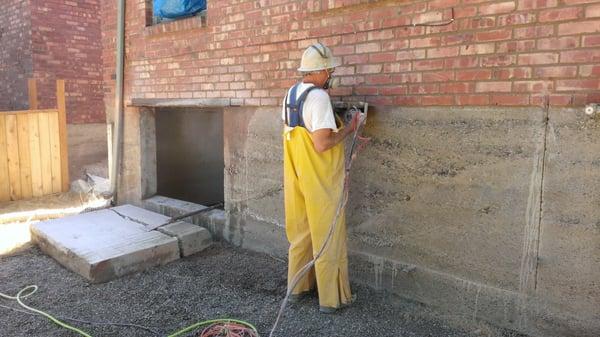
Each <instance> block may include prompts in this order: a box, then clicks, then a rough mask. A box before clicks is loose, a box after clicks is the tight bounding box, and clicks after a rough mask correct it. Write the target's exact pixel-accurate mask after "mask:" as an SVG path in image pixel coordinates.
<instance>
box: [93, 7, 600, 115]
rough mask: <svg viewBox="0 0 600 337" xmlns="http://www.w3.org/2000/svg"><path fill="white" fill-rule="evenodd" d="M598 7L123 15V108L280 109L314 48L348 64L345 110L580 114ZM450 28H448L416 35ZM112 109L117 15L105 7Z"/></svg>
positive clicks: (591, 67)
mask: <svg viewBox="0 0 600 337" xmlns="http://www.w3.org/2000/svg"><path fill="white" fill-rule="evenodd" d="M599 3H600V1H599V0H587V1H586V0H561V1H558V0H514V1H486V0H475V1H474V0H431V1H419V2H416V1H414V2H410V1H409V2H398V1H387V0H379V1H372V0H347V1H328V0H322V1H321V0H311V1H289V0H252V1H250V0H246V1H231V0H221V1H209V2H208V10H207V15H206V18H205V20H204V19H199V18H188V19H183V20H177V21H174V22H170V23H166V24H160V25H156V26H148V23H149V19H148V18H149V16H148V15H145V14H146V13H147V12H148V10H149V6H150V4H151V1H150V0H146V1H128V3H127V13H128V17H127V47H128V54H127V69H126V85H125V90H126V96H125V97H126V99H127V100H130V99H132V98H212V97H223V98H240V99H242V100H243V103H244V104H246V105H272V104H278V102H279V101H280V99H281V97H283V94H284V90H285V89H286V88H287V87H289V86H290V85H291V84H292V83H294V82H295V81H297V80H298V78H299V76H298V73H297V72H296V70H295V69H296V68H297V65H298V63H299V58H300V55H301V52H302V50H303V49H304V48H306V46H308V45H310V44H311V43H313V42H315V41H317V40H319V41H322V42H324V43H325V44H327V45H329V46H330V47H332V48H333V50H334V53H335V54H336V55H337V56H339V57H340V58H341V60H342V67H340V69H338V71H337V72H336V75H337V76H340V77H341V83H342V87H341V88H339V89H337V90H334V91H332V94H334V95H343V97H342V99H344V100H365V101H367V102H370V103H373V104H380V105H422V106H436V105H440V106H445V105H503V106H531V105H539V104H541V103H540V102H543V101H544V100H543V99H540V97H542V96H546V95H547V96H548V97H549V99H550V100H549V101H550V104H551V105H556V106H580V105H582V104H585V103H586V102H590V101H593V100H594V99H597V98H598V92H599V91H600V79H599V77H598V66H599V64H600V54H599V53H600V50H599V49H598V46H599V45H600V20H599V19H598V17H599V15H600V14H599V13H600V9H599V8H600V4H599ZM451 8H454V13H455V19H456V20H455V22H454V23H453V24H451V25H448V26H442V27H420V26H411V25H413V24H422V23H428V22H439V21H440V20H448V19H449V18H450V17H451ZM102 18H103V45H104V47H105V48H104V54H103V60H104V65H105V69H106V72H105V73H104V82H105V84H106V91H105V92H106V100H105V104H106V106H107V109H109V110H111V107H112V102H111V100H112V95H113V92H114V90H113V87H114V80H113V79H112V76H113V74H114V43H115V38H114V34H115V22H116V20H115V18H116V9H115V4H114V2H110V1H108V2H103V3H102Z"/></svg>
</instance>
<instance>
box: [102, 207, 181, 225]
mask: <svg viewBox="0 0 600 337" xmlns="http://www.w3.org/2000/svg"><path fill="white" fill-rule="evenodd" d="M112 210H113V211H115V212H118V214H120V215H124V216H126V217H128V218H131V219H133V222H136V223H138V224H141V225H143V226H144V227H145V228H146V229H155V228H157V227H159V226H161V225H163V224H165V223H167V222H168V221H169V220H170V219H171V218H169V217H167V216H164V215H162V214H159V213H154V212H151V211H148V210H145V209H143V208H139V207H135V206H133V205H122V206H118V207H113V208H112Z"/></svg>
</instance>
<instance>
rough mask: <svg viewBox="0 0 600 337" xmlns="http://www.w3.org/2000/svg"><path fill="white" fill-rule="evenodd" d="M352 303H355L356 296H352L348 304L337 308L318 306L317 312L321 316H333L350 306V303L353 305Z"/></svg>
mask: <svg viewBox="0 0 600 337" xmlns="http://www.w3.org/2000/svg"><path fill="white" fill-rule="evenodd" d="M354 301H356V294H352V297H351V298H350V302H348V303H346V304H342V305H341V306H340V307H339V308H333V307H323V306H320V307H319V311H320V312H321V313H323V314H335V313H336V312H337V311H338V310H339V309H343V308H346V307H349V306H351V305H352V303H354Z"/></svg>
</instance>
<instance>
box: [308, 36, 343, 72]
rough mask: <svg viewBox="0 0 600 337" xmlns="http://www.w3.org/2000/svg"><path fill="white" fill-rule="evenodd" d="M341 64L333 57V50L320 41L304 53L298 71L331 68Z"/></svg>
mask: <svg viewBox="0 0 600 337" xmlns="http://www.w3.org/2000/svg"><path fill="white" fill-rule="evenodd" d="M339 65H340V63H339V61H338V60H337V59H335V58H334V57H333V54H332V53H331V50H330V49H329V48H327V47H326V46H325V45H324V44H322V43H320V42H319V43H315V44H313V45H311V46H309V47H308V48H306V50H305V51H304V54H302V61H300V68H298V71H302V72H309V71H317V70H323V69H331V68H335V67H337V66H339Z"/></svg>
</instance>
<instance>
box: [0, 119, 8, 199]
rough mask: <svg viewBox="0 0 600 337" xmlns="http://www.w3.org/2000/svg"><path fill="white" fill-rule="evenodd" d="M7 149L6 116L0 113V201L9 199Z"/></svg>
mask: <svg viewBox="0 0 600 337" xmlns="http://www.w3.org/2000/svg"><path fill="white" fill-rule="evenodd" d="M8 180H9V178H8V149H7V148H6V116H2V115H0V201H8V200H10V185H9V183H8Z"/></svg>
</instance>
